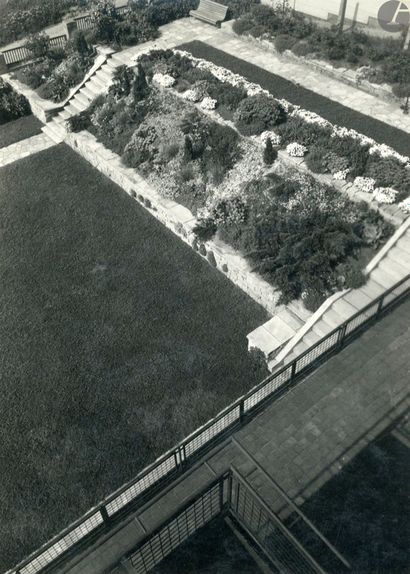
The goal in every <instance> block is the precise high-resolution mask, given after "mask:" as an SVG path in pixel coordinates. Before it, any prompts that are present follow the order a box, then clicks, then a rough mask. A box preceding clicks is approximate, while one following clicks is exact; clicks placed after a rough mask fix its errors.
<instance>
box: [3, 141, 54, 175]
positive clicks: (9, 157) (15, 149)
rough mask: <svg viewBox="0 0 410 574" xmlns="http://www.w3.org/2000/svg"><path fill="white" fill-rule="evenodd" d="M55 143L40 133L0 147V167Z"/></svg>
mask: <svg viewBox="0 0 410 574" xmlns="http://www.w3.org/2000/svg"><path fill="white" fill-rule="evenodd" d="M53 145H55V143H54V142H53V140H52V139H50V138H49V137H48V136H47V135H46V134H44V133H41V134H39V135H37V136H33V137H31V138H27V139H25V140H21V141H19V142H16V143H14V144H11V145H9V146H7V147H3V148H0V167H3V166H5V165H7V164H9V163H12V162H13V161H17V160H19V159H22V158H23V157H27V156H29V155H32V154H33V153H37V152H39V151H42V150H44V149H47V148H49V147H51V146H53Z"/></svg>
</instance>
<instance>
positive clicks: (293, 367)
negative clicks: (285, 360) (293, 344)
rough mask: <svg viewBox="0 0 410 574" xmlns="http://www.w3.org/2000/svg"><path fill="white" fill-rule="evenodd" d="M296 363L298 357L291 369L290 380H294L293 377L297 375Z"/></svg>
mask: <svg viewBox="0 0 410 574" xmlns="http://www.w3.org/2000/svg"><path fill="white" fill-rule="evenodd" d="M296 363H297V359H295V360H294V361H293V362H292V368H291V371H290V380H291V381H293V379H294V378H295V375H296Z"/></svg>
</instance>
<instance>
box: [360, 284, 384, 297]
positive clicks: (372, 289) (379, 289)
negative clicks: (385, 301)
mask: <svg viewBox="0 0 410 574" xmlns="http://www.w3.org/2000/svg"><path fill="white" fill-rule="evenodd" d="M384 291H386V289H385V288H384V287H383V286H382V285H380V283H378V282H377V281H376V280H375V279H370V280H369V281H368V282H367V283H366V285H363V287H360V292H361V293H362V294H364V295H366V296H367V297H370V299H371V300H372V301H374V299H377V297H379V295H381V294H382V293H383V292H384Z"/></svg>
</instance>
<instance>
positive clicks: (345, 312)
mask: <svg viewBox="0 0 410 574" xmlns="http://www.w3.org/2000/svg"><path fill="white" fill-rule="evenodd" d="M360 308H361V306H360V305H359V304H358V305H357V306H355V305H352V304H351V303H349V302H348V301H346V300H345V298H344V297H341V298H340V299H338V300H337V301H335V302H334V303H333V305H332V310H333V311H336V313H337V314H338V315H340V317H342V322H343V321H346V319H349V317H351V316H352V315H354V314H355V313H357V311H359V310H360Z"/></svg>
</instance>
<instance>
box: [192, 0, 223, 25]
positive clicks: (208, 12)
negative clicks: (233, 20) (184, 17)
mask: <svg viewBox="0 0 410 574" xmlns="http://www.w3.org/2000/svg"><path fill="white" fill-rule="evenodd" d="M227 12H228V6H224V5H223V4H218V2H213V1H212V0H200V2H199V6H198V8H197V10H191V11H190V13H189V15H190V16H193V17H194V18H198V20H203V21H204V22H208V23H209V24H213V25H214V26H218V25H219V24H220V23H221V22H223V21H224V20H225V18H226V14H227Z"/></svg>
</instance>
